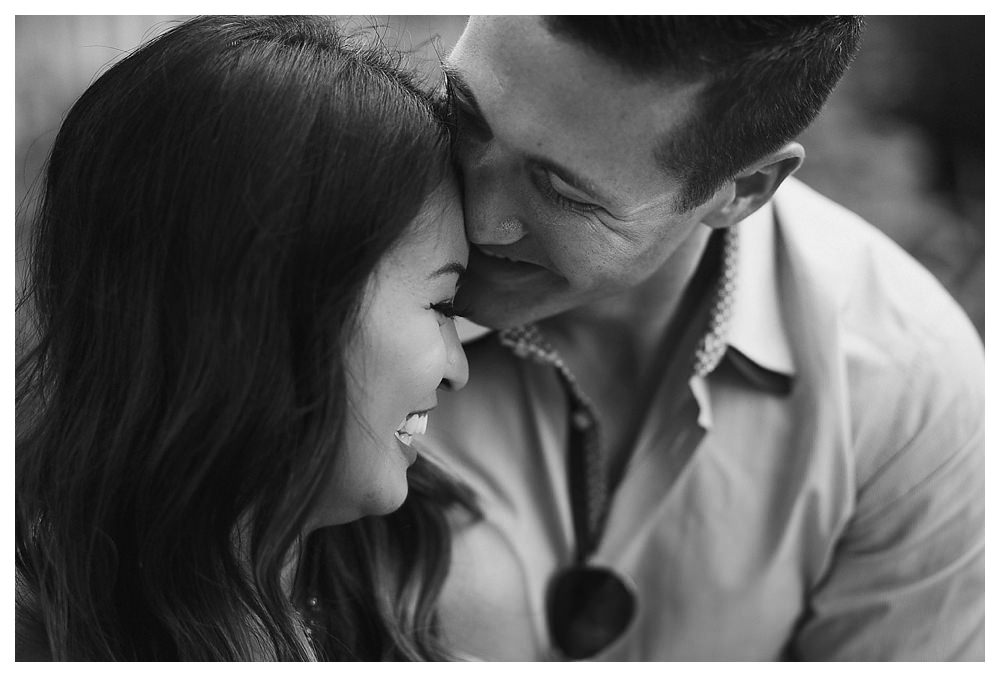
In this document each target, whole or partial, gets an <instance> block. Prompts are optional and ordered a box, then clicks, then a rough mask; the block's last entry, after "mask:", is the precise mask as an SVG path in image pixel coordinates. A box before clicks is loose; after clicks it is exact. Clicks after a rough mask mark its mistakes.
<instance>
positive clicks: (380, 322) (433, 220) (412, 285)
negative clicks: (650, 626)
mask: <svg viewBox="0 0 1000 677" xmlns="http://www.w3.org/2000/svg"><path fill="white" fill-rule="evenodd" d="M468 256H469V247H468V244H467V242H466V239H465V228H464V222H463V219H462V205H461V202H460V199H459V194H458V187H457V185H456V183H455V181H454V179H449V180H447V181H446V182H445V183H444V184H442V186H441V187H440V188H438V190H437V191H436V192H435V193H433V194H432V195H431V196H430V198H429V199H428V200H427V202H426V203H425V204H424V206H423V207H422V209H421V211H420V213H419V214H418V215H417V217H416V219H414V221H413V223H412V224H411V225H410V227H409V229H408V230H407V232H406V233H405V234H404V235H403V237H402V239H401V240H400V241H399V242H398V243H397V245H396V246H395V247H394V249H393V250H392V251H390V252H389V253H388V254H387V255H386V256H385V257H384V258H383V259H382V261H381V262H380V264H379V266H378V268H377V269H376V271H375V273H374V274H373V277H372V280H371V284H370V285H369V291H368V294H367V298H366V300H365V303H364V304H363V306H362V312H361V318H360V326H359V328H358V332H357V334H356V335H355V337H354V339H353V340H352V342H351V345H350V346H349V348H348V350H347V355H346V362H347V368H348V384H347V387H348V396H349V402H350V405H351V406H350V407H349V413H348V419H347V421H348V430H347V437H346V445H345V447H344V448H343V449H341V450H339V452H338V454H339V455H338V458H337V460H336V462H335V463H334V465H333V467H332V469H331V474H330V481H329V483H328V485H327V489H326V490H325V494H324V496H322V497H321V498H320V500H319V503H318V505H317V508H316V510H315V511H314V513H313V517H312V519H311V526H312V528H316V527H320V526H324V525H329V524H342V523H344V522H349V521H351V520H355V519H358V518H360V517H363V516H365V515H380V514H385V513H388V512H391V511H393V510H395V509H396V508H398V507H399V506H400V505H401V504H402V502H403V499H405V498H406V493H407V481H406V471H407V468H409V467H410V465H412V464H413V462H414V461H415V460H416V457H417V449H416V446H415V445H413V444H412V442H413V439H414V437H417V436H419V435H420V434H421V433H422V432H423V430H424V429H425V427H426V426H427V425H433V424H434V423H433V414H430V415H428V413H427V412H429V411H430V410H431V409H433V408H434V407H435V406H436V405H437V390H438V388H440V387H450V388H451V389H458V388H461V387H463V386H464V385H465V382H466V380H468V373H469V371H468V370H469V366H468V362H466V359H465V352H464V351H463V350H462V345H461V343H460V341H459V339H458V335H457V334H456V332H455V323H454V321H453V320H452V318H451V303H452V301H453V299H454V298H455V292H456V291H457V288H458V280H459V276H460V275H461V274H462V272H464V270H465V265H466V262H467V260H468Z"/></svg>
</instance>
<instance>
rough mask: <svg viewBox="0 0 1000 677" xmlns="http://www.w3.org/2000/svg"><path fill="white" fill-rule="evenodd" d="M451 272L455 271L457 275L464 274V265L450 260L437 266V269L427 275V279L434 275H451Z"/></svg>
mask: <svg viewBox="0 0 1000 677" xmlns="http://www.w3.org/2000/svg"><path fill="white" fill-rule="evenodd" d="M452 273H455V274H456V275H458V276H459V277H462V276H463V275H465V266H464V265H462V264H461V263H459V262H458V261H450V262H448V263H446V264H444V265H443V266H441V267H440V268H438V269H437V270H435V271H433V272H432V273H431V274H430V275H428V276H427V279H428V280H430V279H432V278H435V277H441V276H442V275H451V274H452Z"/></svg>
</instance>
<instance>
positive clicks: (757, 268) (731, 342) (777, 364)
mask: <svg viewBox="0 0 1000 677" xmlns="http://www.w3.org/2000/svg"><path fill="white" fill-rule="evenodd" d="M737 227H738V228H739V229H740V246H739V254H738V263H737V270H736V284H735V289H734V292H733V311H732V316H731V318H730V320H729V326H728V330H727V332H726V337H725V341H726V344H727V346H728V347H729V348H730V349H735V351H736V354H733V353H732V350H730V351H729V352H728V353H727V358H728V361H729V362H730V363H731V364H733V366H735V367H736V368H737V369H738V370H739V371H740V372H741V373H742V374H743V375H744V376H746V377H747V378H748V379H749V380H751V381H752V382H754V383H755V384H757V385H758V386H760V387H763V388H766V389H769V390H775V391H787V390H788V387H789V386H788V384H789V379H790V378H791V377H792V376H794V375H795V362H794V360H793V358H792V350H791V345H790V343H789V340H788V335H787V333H786V332H785V328H784V324H783V323H782V319H781V295H780V293H779V287H778V271H777V266H776V256H777V250H776V244H775V239H776V238H775V217H774V207H773V205H772V203H771V202H768V203H767V204H766V205H764V206H763V207H761V208H760V209H758V210H757V211H756V212H754V213H753V214H751V215H750V216H748V217H747V218H746V219H744V220H743V221H742V222H740V224H739V225H738V226H737ZM457 328H458V334H459V337H460V338H461V340H462V342H463V343H468V342H471V341H473V340H475V339H477V338H480V337H481V336H483V335H485V334H489V333H492V331H493V330H491V329H487V328H485V327H481V326H479V325H477V324H474V323H472V322H470V321H468V320H465V319H463V318H459V319H458V321H457Z"/></svg>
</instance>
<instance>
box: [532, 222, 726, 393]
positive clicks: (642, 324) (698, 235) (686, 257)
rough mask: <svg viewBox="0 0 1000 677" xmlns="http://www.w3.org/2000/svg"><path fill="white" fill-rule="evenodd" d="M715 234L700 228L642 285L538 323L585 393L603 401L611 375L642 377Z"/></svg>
mask: <svg viewBox="0 0 1000 677" xmlns="http://www.w3.org/2000/svg"><path fill="white" fill-rule="evenodd" d="M710 234H711V231H710V230H709V229H707V228H703V227H699V228H697V229H696V230H695V231H694V232H693V233H692V234H691V236H690V237H689V238H688V239H687V240H686V241H685V242H684V244H682V245H681V247H680V248H679V249H678V250H677V251H676V252H674V254H673V255H672V256H671V257H670V258H669V259H667V261H666V262H665V263H664V265H663V266H661V267H660V269H659V270H658V271H657V272H656V273H654V274H653V275H652V276H651V277H650V278H649V279H647V280H646V281H644V282H642V283H641V284H640V285H638V286H636V287H633V288H632V289H629V290H628V291H626V292H624V293H622V294H618V295H616V296H613V297H609V298H606V299H602V300H600V301H596V302H594V303H590V304H588V305H585V306H581V307H579V308H574V309H573V310H570V311H567V312H565V313H562V314H560V315H557V316H555V317H552V318H548V319H545V320H542V321H540V322H539V323H538V324H539V327H540V328H541V330H542V331H543V332H544V334H545V336H546V337H547V338H548V339H549V340H550V341H551V342H552V344H553V346H554V347H555V348H556V349H557V350H558V351H559V353H560V355H561V356H562V357H563V360H564V361H565V362H566V364H567V366H568V367H569V368H570V370H571V371H572V372H573V373H574V374H575V375H576V376H577V377H578V378H579V379H581V386H582V387H583V388H584V391H585V392H588V394H589V395H591V396H592V397H595V398H597V399H598V400H599V399H600V392H601V391H606V390H607V389H606V388H605V387H604V382H605V381H606V380H608V379H615V380H618V381H625V382H628V383H640V382H641V381H642V375H643V374H645V373H647V372H648V369H649V367H650V366H652V364H653V362H654V361H655V359H656V357H657V355H658V354H659V352H660V350H659V348H660V343H661V340H662V337H663V334H664V331H665V329H666V327H667V326H668V325H669V323H670V322H671V320H672V319H673V318H674V315H675V314H676V312H677V307H678V305H679V302H680V299H681V297H682V295H683V293H684V291H685V289H686V288H687V286H688V283H689V282H690V280H691V278H692V277H693V275H694V272H695V270H696V268H697V267H698V263H699V262H700V261H701V257H702V255H703V253H704V251H705V245H706V244H707V242H708V236H709V235H710ZM584 365H586V367H585V368H584ZM595 367H596V369H595ZM588 382H590V383H588ZM588 385H589V386H590V388H588ZM591 390H593V391H594V392H589V391H591Z"/></svg>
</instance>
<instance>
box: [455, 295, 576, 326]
mask: <svg viewBox="0 0 1000 677" xmlns="http://www.w3.org/2000/svg"><path fill="white" fill-rule="evenodd" d="M463 291H465V287H464V286H463V288H462V290H461V291H459V295H458V298H456V299H455V306H456V308H457V309H459V310H458V312H459V314H460V315H462V316H463V317H464V318H466V319H467V320H469V321H470V322H474V323H475V324H478V325H480V326H482V327H488V328H490V329H510V328H511V327H519V326H522V325H525V324H530V323H532V322H538V321H539V320H544V319H545V318H547V317H551V316H552V315H555V314H557V313H558V312H559V310H557V309H554V308H550V306H551V304H549V303H546V302H545V301H532V300H529V299H525V300H519V299H516V298H512V297H507V296H506V295H503V294H491V293H483V294H475V295H472V294H468V295H467V296H465V297H464V298H463V294H462V292H463Z"/></svg>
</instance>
